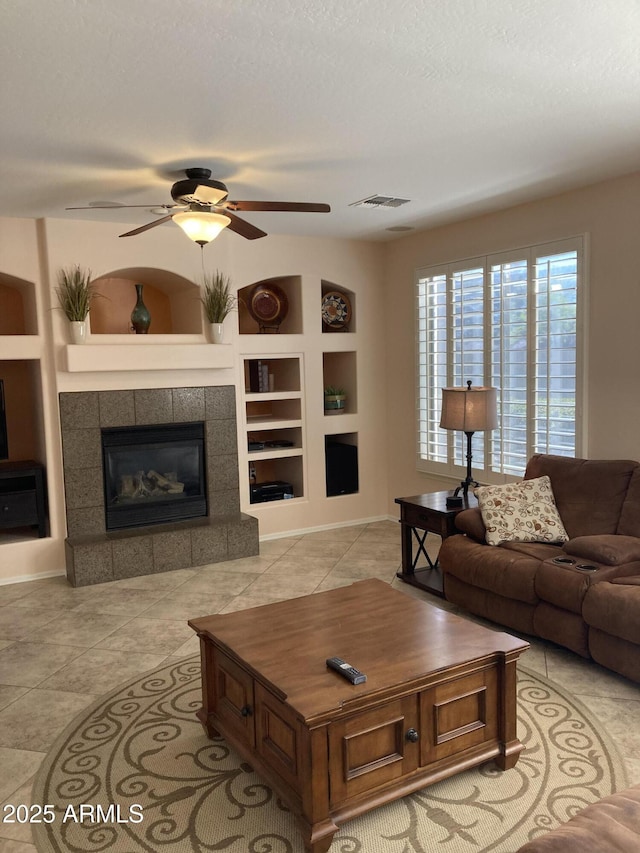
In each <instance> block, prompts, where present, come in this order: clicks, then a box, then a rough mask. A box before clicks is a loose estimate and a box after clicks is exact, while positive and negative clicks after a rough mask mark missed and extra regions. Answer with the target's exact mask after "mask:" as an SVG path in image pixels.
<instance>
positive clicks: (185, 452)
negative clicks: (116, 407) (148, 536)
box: [101, 422, 207, 530]
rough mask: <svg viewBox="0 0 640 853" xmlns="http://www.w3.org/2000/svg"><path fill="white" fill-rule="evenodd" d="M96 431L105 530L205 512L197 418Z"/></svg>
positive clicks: (200, 431)
mask: <svg viewBox="0 0 640 853" xmlns="http://www.w3.org/2000/svg"><path fill="white" fill-rule="evenodd" d="M101 433H102V458H103V466H102V467H103V473H104V507H105V524H106V529H107V530H121V529H123V528H128V527H141V526H144V525H147V524H164V523H167V522H172V521H178V520H181V519H185V518H201V517H203V516H206V514H207V496H206V482H205V463H204V424H203V423H202V422H199V423H185V424H182V423H180V424H152V425H145V426H131V427H114V428H111V429H103V430H102V431H101Z"/></svg>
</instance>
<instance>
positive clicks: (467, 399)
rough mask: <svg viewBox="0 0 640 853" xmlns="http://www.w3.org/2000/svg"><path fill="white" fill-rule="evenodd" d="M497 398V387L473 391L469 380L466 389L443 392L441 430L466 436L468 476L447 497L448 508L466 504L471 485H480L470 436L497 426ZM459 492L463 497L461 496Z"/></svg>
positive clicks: (444, 389)
mask: <svg viewBox="0 0 640 853" xmlns="http://www.w3.org/2000/svg"><path fill="white" fill-rule="evenodd" d="M497 395H498V392H497V389H496V388H483V387H478V388H472V387H471V380H470V379H469V380H468V381H467V387H466V388H443V389H442V414H441V416H440V426H441V427H442V429H455V430H460V431H462V432H464V434H465V435H466V436H467V476H466V479H464V480H462V482H461V483H460V485H459V486H458V488H457V489H456V490H455V492H454V493H453V495H451V496H449V497H448V498H447V506H448V507H460V506H463V503H464V504H466V502H467V497H468V493H469V486H477V485H478V483H477V482H476V481H475V480H474V479H473V476H472V474H471V458H472V457H471V437H472V435H473V434H474V432H483V431H486V430H489V429H495V428H496V427H497V426H498V411H497ZM460 491H462V497H460V496H459V492H460Z"/></svg>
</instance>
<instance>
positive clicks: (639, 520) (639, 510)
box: [616, 465, 640, 536]
mask: <svg viewBox="0 0 640 853" xmlns="http://www.w3.org/2000/svg"><path fill="white" fill-rule="evenodd" d="M616 532H617V533H620V534H621V535H622V536H640V465H638V467H637V468H636V470H635V471H634V472H633V475H632V477H631V482H630V483H629V489H628V490H627V497H626V498H625V501H624V504H623V505H622V512H621V513H620V522H619V524H618V530H617V531H616Z"/></svg>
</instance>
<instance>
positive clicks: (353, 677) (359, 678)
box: [327, 658, 367, 684]
mask: <svg viewBox="0 0 640 853" xmlns="http://www.w3.org/2000/svg"><path fill="white" fill-rule="evenodd" d="M327 666H328V667H329V669H335V671H336V672H337V673H339V674H340V675H341V676H342V677H343V678H346V679H347V681H350V682H351V683H352V684H364V682H365V681H366V680H367V676H366V675H365V674H364V672H360V670H359V669H356V668H355V667H354V666H351V664H350V663H347V662H346V661H344V660H342V658H327Z"/></svg>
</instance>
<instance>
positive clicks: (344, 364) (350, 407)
mask: <svg viewBox="0 0 640 853" xmlns="http://www.w3.org/2000/svg"><path fill="white" fill-rule="evenodd" d="M322 379H323V382H324V387H325V388H327V387H329V386H333V387H334V388H340V389H343V390H344V391H345V393H346V397H347V399H346V401H345V407H344V409H342V410H338V416H344V414H355V413H356V412H357V411H358V393H357V392H358V384H357V363H356V353H355V351H349V352H344V351H340V352H324V353H323V354H322ZM336 414H337V413H336V411H335V410H333V411H331V410H330V411H325V415H326V416H330V417H334V416H335V415H336Z"/></svg>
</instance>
